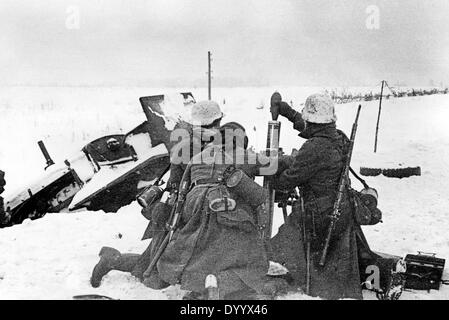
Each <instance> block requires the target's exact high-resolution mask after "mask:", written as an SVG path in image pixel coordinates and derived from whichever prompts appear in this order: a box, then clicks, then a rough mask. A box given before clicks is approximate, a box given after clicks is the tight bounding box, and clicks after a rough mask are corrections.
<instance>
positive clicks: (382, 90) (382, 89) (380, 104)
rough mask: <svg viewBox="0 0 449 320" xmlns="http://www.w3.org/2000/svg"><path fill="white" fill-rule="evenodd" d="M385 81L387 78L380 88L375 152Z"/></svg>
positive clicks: (375, 143) (375, 150)
mask: <svg viewBox="0 0 449 320" xmlns="http://www.w3.org/2000/svg"><path fill="white" fill-rule="evenodd" d="M384 83H385V80H382V88H381V89H380V100H379V113H378V114H377V124H376V137H375V140H374V153H376V152H377V134H378V133H379V121H380V112H381V111H382V96H383V94H384Z"/></svg>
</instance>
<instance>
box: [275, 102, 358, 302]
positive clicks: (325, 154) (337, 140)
mask: <svg viewBox="0 0 449 320" xmlns="http://www.w3.org/2000/svg"><path fill="white" fill-rule="evenodd" d="M277 108H278V111H279V114H281V115H283V116H285V117H287V118H288V119H289V120H290V121H292V122H293V123H294V127H295V128H296V129H298V130H300V131H301V133H300V134H299V136H300V137H302V138H305V139H307V141H306V142H305V143H304V144H303V145H302V147H301V148H300V150H299V152H298V153H297V154H296V155H295V156H285V157H283V158H280V160H279V161H280V163H279V167H280V168H281V170H280V172H278V174H277V175H276V176H275V177H274V179H273V184H274V187H275V189H277V190H282V191H287V190H291V189H293V188H295V187H299V189H300V191H301V195H302V198H303V210H295V211H294V213H293V214H292V215H291V216H290V217H289V221H288V223H285V224H284V225H283V226H282V227H281V228H280V229H279V233H278V234H277V235H276V236H275V237H274V238H273V239H272V241H271V245H272V252H273V259H274V260H275V261H278V262H281V263H284V264H285V265H286V267H287V268H288V269H289V271H290V274H291V275H292V276H293V278H294V279H295V281H296V282H297V283H298V284H299V285H300V287H301V288H303V289H305V288H306V287H308V289H309V290H310V291H309V292H310V294H311V295H313V296H320V297H323V298H327V299H338V298H355V299H360V298H362V292H361V286H360V275H359V265H358V258H357V239H356V233H357V231H358V230H357V225H356V223H355V221H354V219H353V218H352V208H351V203H350V201H349V199H348V194H347V193H345V195H344V197H343V201H342V204H341V207H340V210H341V217H340V219H339V220H338V222H337V225H336V229H335V232H334V235H333V238H332V244H331V248H330V249H329V254H328V257H327V262H326V265H325V266H324V267H320V266H319V265H318V260H319V256H320V253H321V252H322V249H323V245H324V239H325V237H326V234H327V233H326V232H327V228H328V225H329V222H330V217H329V215H330V214H331V213H332V209H333V205H334V202H335V199H336V194H337V188H338V183H339V179H340V176H341V173H342V169H343V166H344V160H345V156H346V153H347V142H348V140H347V138H346V137H345V136H344V135H342V134H341V133H340V132H339V131H338V130H337V128H336V120H337V117H336V115H335V110H334V103H333V101H332V100H331V98H330V97H329V96H328V95H326V94H314V95H311V96H309V97H308V98H307V100H306V102H305V106H304V108H303V110H302V113H301V114H299V113H298V112H296V111H294V110H293V109H292V108H290V107H289V106H288V105H287V104H286V103H284V102H281V103H279V104H278V106H277ZM304 221H305V223H303V222H304ZM302 223H303V224H302ZM301 224H302V227H305V228H306V231H305V232H306V233H305V234H308V235H310V238H308V239H309V240H306V239H305V238H304V236H302V233H301V231H300V228H299V226H300V225H301ZM306 242H307V243H306ZM307 244H310V247H309V252H307V250H308V249H307V248H308V247H307ZM308 253H309V254H308ZM307 256H309V261H307ZM308 263H309V265H308ZM308 267H309V271H308V270H307V268H308ZM307 278H309V279H307Z"/></svg>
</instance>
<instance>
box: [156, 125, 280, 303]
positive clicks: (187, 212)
mask: <svg viewBox="0 0 449 320" xmlns="http://www.w3.org/2000/svg"><path fill="white" fill-rule="evenodd" d="M223 127H226V128H223V129H234V130H237V132H240V133H241V134H242V135H244V137H242V136H241V135H240V136H239V134H236V135H235V136H234V137H233V138H232V139H230V136H229V135H228V136H227V135H226V133H225V132H224V131H225V130H222V132H221V138H222V142H221V143H220V142H219V141H215V139H214V143H213V144H209V145H208V146H206V147H205V148H204V150H203V151H202V152H201V153H200V154H197V155H196V156H194V157H193V159H192V162H191V164H189V166H188V168H187V170H186V172H185V175H184V178H183V182H186V181H187V184H188V185H190V189H189V190H190V191H189V192H188V193H187V196H186V200H185V203H184V206H183V210H182V215H181V220H180V222H179V226H178V228H177V230H176V231H175V233H174V235H173V239H172V241H171V242H169V243H168V246H167V248H166V250H165V251H164V253H163V254H162V256H161V258H160V260H159V262H158V264H157V269H158V271H159V274H160V276H161V278H162V279H163V280H164V281H166V282H168V283H170V284H173V285H174V284H181V288H182V289H184V290H188V291H189V293H188V294H187V295H186V296H185V297H184V299H204V298H205V292H204V291H205V290H204V283H205V279H206V277H207V276H208V275H209V274H213V275H214V276H215V277H216V278H217V279H218V285H219V288H220V290H219V292H220V298H221V299H226V300H228V299H248V298H257V297H258V296H259V295H264V296H265V295H268V294H273V292H274V291H276V289H279V286H280V285H282V283H278V282H275V281H270V280H269V279H268V278H267V276H266V274H267V271H268V266H269V264H268V259H267V255H266V251H265V247H264V243H263V238H262V237H261V234H260V232H259V231H260V228H261V227H262V226H263V222H262V221H263V219H261V216H260V215H263V212H264V211H263V208H262V207H261V206H262V204H263V203H264V201H265V197H266V194H265V190H264V189H263V188H262V187H260V186H258V185H257V184H256V183H255V182H254V181H253V180H251V179H250V177H254V175H256V174H257V173H258V167H259V164H257V163H254V164H253V165H252V164H251V163H249V161H247V159H248V153H247V152H246V150H245V149H246V146H247V142H246V143H245V141H246V140H247V138H246V135H245V134H244V131H243V127H242V126H241V125H239V124H237V123H230V124H227V125H225V126H223ZM217 140H218V139H217ZM239 155H243V157H241V158H239ZM239 159H240V160H241V161H239ZM234 174H235V175H236V176H238V177H239V179H240V180H239V179H237V180H235V179H233V181H234V182H233V183H229V179H228V178H229V177H230V176H233V175H234ZM241 179H244V180H245V182H244V183H245V186H243V187H241V188H240V189H243V191H244V192H243V194H242V193H240V192H238V189H239V188H237V187H236V186H235V185H236V184H239V183H240V181H241ZM248 188H250V189H251V191H254V192H248V194H245V193H246V191H249V190H246V189H248ZM248 195H250V197H248ZM257 199H258V200H259V201H257ZM260 209H262V210H260Z"/></svg>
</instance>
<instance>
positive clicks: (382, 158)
mask: <svg viewBox="0 0 449 320" xmlns="http://www.w3.org/2000/svg"><path fill="white" fill-rule="evenodd" d="M321 89H322V88H293V87H291V88H274V87H273V88H217V89H214V91H213V96H214V99H216V100H217V101H218V102H219V103H220V104H222V105H223V109H224V112H225V114H226V117H225V119H224V121H225V122H227V121H238V122H240V123H242V124H243V125H244V126H245V127H246V128H247V131H248V135H249V139H250V145H254V146H255V147H256V149H258V150H261V149H263V148H264V144H265V143H266V124H267V121H268V120H269V119H270V113H269V110H268V109H269V99H270V96H271V94H272V93H273V91H275V90H278V91H279V92H280V93H281V94H282V96H283V98H284V100H285V101H288V102H290V101H292V102H293V106H294V107H296V108H297V109H298V110H300V109H301V108H302V106H301V103H303V102H304V100H305V98H306V96H307V95H308V94H310V93H313V92H315V91H319V90H321ZM185 90H187V91H192V93H193V94H194V96H195V98H196V99H197V100H201V99H204V98H205V97H206V94H207V92H206V90H205V89H188V88H182V89H179V90H172V89H171V90H165V89H147V88H82V87H79V88H65V87H60V88H56V87H55V88H50V87H41V88H38V87H34V88H19V87H8V88H1V91H0V92H1V93H0V145H1V147H0V169H2V170H3V171H5V172H6V181H7V185H6V191H5V193H4V196H7V194H8V193H11V192H13V191H14V189H16V188H18V187H20V186H22V185H24V184H26V183H27V182H28V181H30V180H32V179H33V178H35V177H37V176H39V174H41V173H42V172H43V167H44V166H45V165H44V164H45V161H44V159H43V157H42V155H41V154H40V150H39V148H38V147H37V143H36V142H37V141H38V140H44V142H45V143H46V145H47V148H48V150H49V152H50V154H51V155H52V157H53V158H54V160H55V162H56V161H62V160H64V159H65V158H68V157H70V155H71V154H73V153H74V152H75V151H77V150H79V149H80V148H81V147H82V146H83V145H84V144H86V143H87V142H89V141H90V140H92V139H94V138H96V137H99V136H102V135H105V134H109V133H121V132H127V131H128V130H130V129H132V128H133V127H135V126H136V125H138V124H140V123H141V122H143V121H144V120H145V116H144V114H143V112H142V109H141V107H140V104H139V101H138V98H139V97H141V96H146V95H151V94H161V93H166V92H172V91H185ZM261 106H264V107H265V108H263V109H257V108H260V107H261ZM356 107H357V103H349V104H343V105H338V106H337V116H338V122H337V124H338V127H339V128H340V129H342V130H344V131H345V132H346V133H347V134H348V135H349V133H350V130H351V125H352V122H353V120H354V117H355V111H356ZM377 107H378V102H377V101H372V102H366V103H362V113H361V116H360V121H359V130H358V134H357V138H356V142H355V148H354V155H353V161H352V166H353V168H355V169H356V170H358V168H359V167H360V166H368V167H378V166H380V167H389V168H390V167H391V168H394V167H401V166H421V169H422V176H420V177H411V178H407V179H394V178H386V177H384V176H378V177H372V178H367V179H366V180H367V182H368V184H370V185H371V186H372V187H374V188H376V189H377V190H378V192H379V207H380V208H381V209H382V211H383V213H384V218H383V221H384V222H383V223H382V224H378V225H376V226H373V227H366V228H364V230H365V234H366V236H367V238H368V241H369V243H370V245H371V247H372V249H373V250H375V251H381V252H388V253H391V254H396V255H400V256H403V255H405V254H407V253H416V251H418V250H419V251H425V252H434V253H437V256H439V257H442V258H448V257H449V236H448V235H447V230H446V229H447V227H448V226H449V197H448V196H447V191H446V190H448V189H449V170H448V169H447V168H448V165H449V130H448V128H447V120H446V119H448V118H449V95H432V96H420V97H406V98H400V99H390V100H384V103H383V109H382V117H381V122H380V134H379V142H378V153H377V154H374V153H373V145H374V133H375V126H376V119H377ZM281 121H282V128H281V137H280V139H281V145H282V147H283V148H284V151H285V152H287V153H290V151H291V149H292V148H298V147H299V146H300V145H301V144H302V142H303V140H302V139H300V138H297V137H296V134H297V133H296V132H295V131H293V128H292V126H291V124H289V123H288V121H287V120H285V119H281ZM353 184H354V185H355V186H356V187H357V188H359V189H360V188H361V186H360V185H359V184H358V182H356V181H355V180H354V179H353ZM275 219H276V221H275V231H276V230H277V227H278V226H279V225H280V224H281V223H282V215H281V214H280V213H279V214H277V216H276V218H275ZM145 227H146V220H145V219H144V218H143V217H142V216H141V215H140V208H139V206H138V205H137V203H136V202H134V203H132V204H131V205H129V206H127V207H124V208H122V209H121V210H120V211H119V212H118V213H116V214H106V213H104V212H88V211H80V212H73V213H60V214H49V215H46V216H45V217H44V218H43V219H40V220H36V221H32V222H31V221H29V220H27V221H25V222H24V223H23V224H22V225H17V226H14V227H11V228H5V229H0V252H1V255H0V299H71V297H72V296H74V295H77V294H88V293H96V294H104V295H107V296H111V297H114V298H118V299H176V298H179V297H180V296H181V292H180V290H179V289H178V288H176V287H175V288H173V287H171V288H168V289H166V290H163V291H155V290H151V289H149V288H147V287H145V286H144V285H143V284H141V283H140V282H138V281H137V280H136V279H135V278H133V277H132V276H131V275H128V274H124V273H121V272H111V273H110V274H109V275H108V276H106V277H105V278H104V280H103V283H102V285H101V287H100V288H98V289H93V288H91V287H90V284H89V277H90V272H91V270H92V268H93V266H94V265H95V263H96V261H97V259H98V257H97V254H98V252H99V249H100V248H101V247H102V246H104V245H107V246H112V247H114V248H117V249H119V250H120V251H121V252H135V253H140V252H141V251H143V250H144V249H145V247H146V246H147V245H148V242H147V241H140V238H141V236H142V233H143V231H144V229H145ZM446 269H447V268H446ZM444 278H445V279H448V278H449V272H448V271H446V272H445V274H444ZM287 298H290V299H303V298H306V297H304V296H302V295H290V296H288V297H287ZM366 298H367V299H371V298H373V296H372V295H371V294H367V295H366ZM402 299H449V288H448V287H447V286H442V287H441V289H440V291H431V292H430V293H427V292H423V291H410V292H405V293H404V294H403V296H402Z"/></svg>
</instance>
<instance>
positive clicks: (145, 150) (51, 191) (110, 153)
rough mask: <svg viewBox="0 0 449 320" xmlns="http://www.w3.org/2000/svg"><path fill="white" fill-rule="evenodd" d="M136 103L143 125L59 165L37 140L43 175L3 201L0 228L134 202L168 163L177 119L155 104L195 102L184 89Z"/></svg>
mask: <svg viewBox="0 0 449 320" xmlns="http://www.w3.org/2000/svg"><path fill="white" fill-rule="evenodd" d="M139 101H140V103H141V106H142V109H143V111H144V113H145V115H146V118H147V119H146V120H145V121H144V122H143V123H141V124H140V125H138V126H137V127H136V128H134V129H133V130H131V131H130V132H128V133H127V134H111V135H107V136H103V137H100V138H98V139H95V140H93V141H91V142H90V143H88V144H87V145H85V146H84V147H83V148H82V149H81V150H80V151H79V152H78V153H77V154H75V155H74V156H73V157H71V158H69V159H68V160H65V161H64V163H58V164H55V163H54V162H53V160H52V159H51V157H50V155H49V154H48V152H47V150H46V148H45V145H44V144H43V142H42V141H39V142H38V144H39V147H40V148H41V151H42V152H43V154H44V157H45V159H46V162H47V167H46V168H45V169H46V171H45V174H43V175H42V176H41V177H40V178H38V179H37V180H36V181H34V182H31V183H29V184H28V185H27V186H25V187H24V188H23V189H21V190H19V191H18V192H16V193H14V194H12V195H11V196H9V197H8V198H5V199H4V211H5V212H4V214H3V216H1V217H0V228H1V227H8V226H12V225H15V224H20V223H22V222H23V221H24V220H25V219H28V218H30V219H32V220H34V219H38V218H41V217H43V216H44V215H45V214H47V213H57V212H61V211H70V210H77V209H82V208H85V209H87V210H94V211H95V210H103V211H105V212H116V211H117V210H119V209H120V208H121V207H123V206H125V205H128V204H130V203H131V202H132V201H134V200H135V198H136V195H137V194H138V193H139V192H140V191H141V190H142V189H143V188H145V187H146V186H147V185H148V184H150V183H151V182H152V181H154V180H155V179H157V177H158V176H160V175H161V173H162V172H164V171H166V169H167V168H168V166H169V164H170V156H169V150H170V147H171V145H172V142H171V141H170V132H171V130H170V129H169V128H170V124H171V123H173V124H174V123H176V122H177V120H178V119H177V118H176V116H174V118H173V117H169V116H167V115H165V114H164V113H163V112H162V110H163V109H162V108H161V107H160V105H161V104H171V105H172V108H171V109H172V110H178V111H177V112H179V110H181V112H182V110H183V109H184V108H185V109H188V108H189V106H191V105H193V104H194V103H195V99H194V97H193V95H192V94H191V93H190V92H187V93H181V94H175V95H171V96H168V95H157V96H148V97H141V98H140V99H139ZM168 109H169V110H170V108H168ZM164 110H165V109H164ZM178 118H179V117H178ZM172 129H173V127H172ZM47 169H48V170H47Z"/></svg>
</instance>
